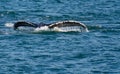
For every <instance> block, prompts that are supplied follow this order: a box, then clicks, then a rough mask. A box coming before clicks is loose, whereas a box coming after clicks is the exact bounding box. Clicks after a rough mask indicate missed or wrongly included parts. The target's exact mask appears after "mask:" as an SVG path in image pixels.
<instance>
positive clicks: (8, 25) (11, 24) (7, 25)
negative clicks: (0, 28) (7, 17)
mask: <svg viewBox="0 0 120 74" xmlns="http://www.w3.org/2000/svg"><path fill="white" fill-rule="evenodd" d="M5 26H6V27H13V26H14V24H13V23H6V24H5Z"/></svg>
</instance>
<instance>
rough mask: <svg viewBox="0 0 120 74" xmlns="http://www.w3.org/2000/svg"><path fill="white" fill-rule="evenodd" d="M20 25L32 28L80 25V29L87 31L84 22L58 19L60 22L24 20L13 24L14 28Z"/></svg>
mask: <svg viewBox="0 0 120 74" xmlns="http://www.w3.org/2000/svg"><path fill="white" fill-rule="evenodd" d="M21 26H27V27H33V28H40V27H43V26H48V28H49V29H54V28H56V27H58V28H61V27H74V26H76V27H80V28H82V30H85V31H88V28H87V26H86V25H85V24H83V23H80V22H78V21H60V22H56V23H52V24H51V23H50V24H46V23H38V24H36V23H31V22H26V21H18V22H16V23H15V24H14V30H16V29H18V28H19V27H21Z"/></svg>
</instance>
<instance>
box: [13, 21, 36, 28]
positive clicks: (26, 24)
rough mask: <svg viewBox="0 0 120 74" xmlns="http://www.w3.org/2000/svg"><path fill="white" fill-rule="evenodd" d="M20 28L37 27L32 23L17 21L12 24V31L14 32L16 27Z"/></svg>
mask: <svg viewBox="0 0 120 74" xmlns="http://www.w3.org/2000/svg"><path fill="white" fill-rule="evenodd" d="M21 26H28V27H34V28H36V27H37V25H36V24H34V23H30V22H25V21H19V22H16V23H15V24H14V30H16V29H17V28H18V27H21Z"/></svg>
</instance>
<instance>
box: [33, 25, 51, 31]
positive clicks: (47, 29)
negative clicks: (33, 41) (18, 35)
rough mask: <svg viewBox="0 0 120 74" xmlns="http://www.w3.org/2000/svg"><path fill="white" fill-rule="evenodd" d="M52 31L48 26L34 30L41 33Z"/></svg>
mask: <svg viewBox="0 0 120 74" xmlns="http://www.w3.org/2000/svg"><path fill="white" fill-rule="evenodd" d="M49 30H50V29H49V28H48V26H43V27H38V28H36V29H35V30H34V32H40V31H49Z"/></svg>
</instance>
